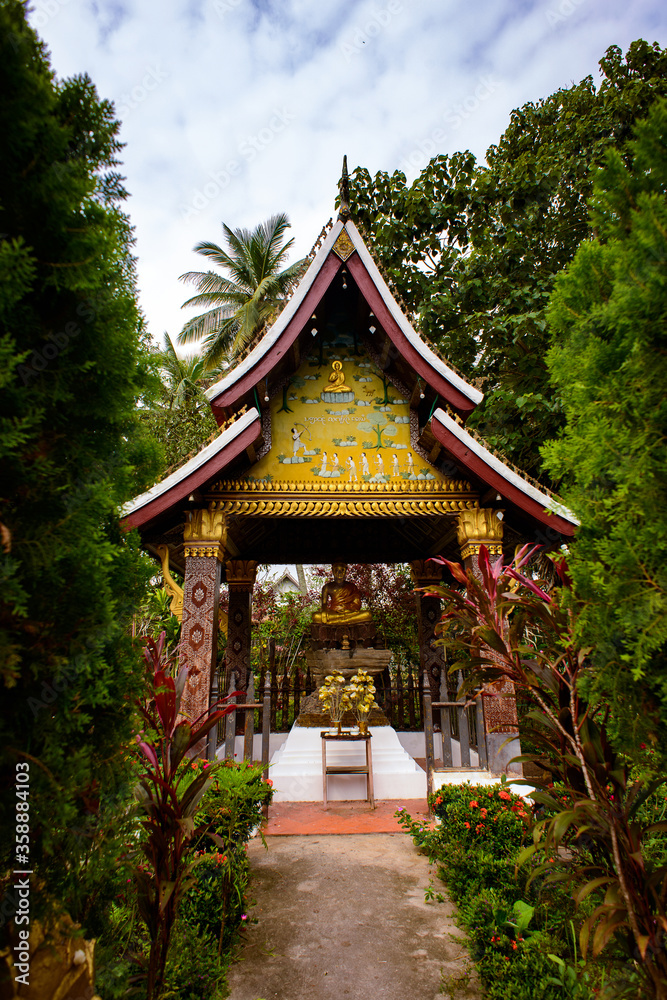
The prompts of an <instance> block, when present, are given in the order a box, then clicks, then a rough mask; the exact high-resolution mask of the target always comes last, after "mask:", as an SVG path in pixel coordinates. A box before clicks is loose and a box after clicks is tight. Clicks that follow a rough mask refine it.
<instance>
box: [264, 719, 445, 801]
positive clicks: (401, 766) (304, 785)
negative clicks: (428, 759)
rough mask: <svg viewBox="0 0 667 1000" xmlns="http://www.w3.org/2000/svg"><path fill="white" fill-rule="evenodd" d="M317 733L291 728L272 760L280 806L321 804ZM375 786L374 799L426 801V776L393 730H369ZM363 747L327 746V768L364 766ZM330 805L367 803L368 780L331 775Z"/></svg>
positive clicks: (376, 728)
mask: <svg viewBox="0 0 667 1000" xmlns="http://www.w3.org/2000/svg"><path fill="white" fill-rule="evenodd" d="M320 732H321V730H320V729H319V728H316V727H306V726H292V729H291V730H290V732H289V735H288V737H287V740H286V741H285V743H284V745H283V746H282V747H281V749H280V750H277V751H276V753H274V755H273V757H272V758H271V769H270V772H269V774H270V777H271V780H272V781H273V791H274V801H276V802H317V801H321V800H322V738H321V736H320ZM370 732H371V735H372V740H371V750H372V755H373V784H374V788H375V798H376V799H423V798H425V797H426V772H425V771H423V770H422V768H421V767H419V765H418V764H417V763H416V762H415V761H414V760H413V758H412V757H411V756H410V755H409V754H408V753H407V752H406V751H405V750H404V749H403V747H402V746H401V744H400V742H399V739H398V735H397V733H396V730H395V729H392V728H391V726H371V727H370ZM365 758H366V751H365V749H364V743H363V741H361V740H359V741H358V742H350V743H333V742H330V743H329V744H328V746H327V764H328V765H329V766H332V765H336V764H338V765H340V766H346V765H354V764H364V763H365ZM328 782H329V783H328V786H327V787H328V792H327V797H328V799H329V800H331V801H334V800H338V801H340V800H343V799H365V798H366V776H365V775H358V774H332V775H329V779H328Z"/></svg>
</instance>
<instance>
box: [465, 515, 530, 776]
mask: <svg viewBox="0 0 667 1000" xmlns="http://www.w3.org/2000/svg"><path fill="white" fill-rule="evenodd" d="M457 534H458V542H459V546H460V549H461V558H462V559H463V564H464V566H465V568H466V570H472V571H473V573H474V574H475V575H476V576H477V577H479V566H478V563H477V557H478V555H479V550H480V547H481V546H482V545H485V546H486V547H487V549H488V550H489V557H490V560H491V562H492V563H493V562H495V561H496V559H498V557H499V556H501V555H502V551H503V522H502V520H501V519H500V518H499V517H498V516H497V514H496V512H495V511H494V510H491V509H489V508H485V507H480V508H477V509H475V510H464V511H461V513H460V514H459V525H458V532H457ZM494 655H495V654H494V653H493V651H492V650H489V656H490V657H491V658H493V656H494ZM485 691H486V692H487V696H486V697H483V698H482V704H483V707H484V729H485V734H486V748H487V754H488V762H489V770H490V771H491V772H492V773H493V774H502V773H503V772H506V771H507V764H508V761H509V760H511V758H512V757H516V756H518V755H519V754H520V753H521V746H520V743H519V720H518V716H517V711H516V698H515V694H514V685H513V684H512V682H511V681H507V680H499V681H495V682H494V683H493V684H487V685H486V687H485ZM508 739H510V740H511V742H509V743H507V744H506V746H503V744H504V743H506V741H507V740H508ZM510 770H511V773H515V774H516V773H518V774H521V773H522V772H521V765H520V764H513V765H512V767H511V769H510Z"/></svg>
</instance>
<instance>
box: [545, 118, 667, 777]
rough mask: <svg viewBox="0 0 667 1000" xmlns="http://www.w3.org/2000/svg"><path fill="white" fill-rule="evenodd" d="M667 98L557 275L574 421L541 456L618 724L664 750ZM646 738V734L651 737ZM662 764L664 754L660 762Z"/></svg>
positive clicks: (586, 633)
mask: <svg viewBox="0 0 667 1000" xmlns="http://www.w3.org/2000/svg"><path fill="white" fill-rule="evenodd" d="M666 149H667V102H665V101H661V102H659V103H658V104H656V105H655V106H654V108H653V109H652V111H651V113H650V114H649V116H648V119H647V120H646V121H645V122H642V123H640V124H639V125H638V126H637V129H636V139H635V140H633V141H632V142H631V143H630V151H631V153H632V154H633V162H632V166H631V167H628V166H627V165H626V164H625V163H624V160H623V157H622V156H621V155H620V154H619V152H618V151H616V150H612V151H609V152H608V153H607V156H606V159H605V165H604V167H603V168H602V169H601V170H600V171H599V172H598V174H597V176H596V179H595V187H594V195H593V199H592V202H591V220H592V224H593V228H594V231H595V232H596V233H597V234H598V235H597V238H596V239H594V240H590V241H588V242H585V243H583V244H582V245H581V247H580V248H579V250H578V252H577V255H576V257H575V259H574V261H573V263H572V264H571V265H570V267H569V268H568V269H567V270H566V271H565V272H564V273H563V274H562V275H561V276H560V277H559V279H558V280H557V282H556V289H555V292H554V295H553V299H552V302H551V306H550V309H549V313H548V316H549V322H550V325H551V329H552V336H553V347H552V348H551V351H550V352H549V355H548V363H549V369H550V372H551V377H552V380H553V383H554V385H555V387H556V391H557V392H559V393H560V394H561V396H562V398H563V400H564V403H563V406H564V411H565V417H566V426H565V430H564V432H563V434H562V435H561V437H560V438H559V439H558V440H556V441H553V442H551V443H550V444H549V445H547V446H546V447H545V449H544V455H545V460H546V463H547V466H548V468H549V469H550V471H551V473H552V475H554V476H563V483H562V490H563V496H564V498H565V501H566V503H567V504H568V505H569V506H570V507H571V508H572V509H573V510H574V512H575V513H576V514H577V516H578V517H579V518H580V520H581V527H580V529H579V530H578V532H577V537H576V540H575V543H574V544H573V546H572V554H571V560H570V570H571V573H572V579H573V583H574V592H575V594H576V595H577V598H578V599H579V600H581V601H583V602H584V607H583V610H582V612H581V615H580V619H579V622H580V637H581V641H582V642H583V643H585V644H591V645H593V644H594V645H596V647H597V649H598V652H597V654H596V665H597V668H598V669H597V673H596V675H595V682H594V687H595V688H596V689H597V690H598V691H599V692H602V693H604V694H605V695H606V697H607V698H608V699H609V700H610V701H611V703H612V704H613V706H614V709H613V715H614V719H615V723H616V727H617V729H619V730H620V731H621V732H623V734H624V739H627V733H628V731H629V730H630V729H635V730H636V729H637V728H638V727H639V729H640V732H642V733H643V734H644V735H645V738H650V739H651V740H652V741H653V742H656V741H659V743H660V746H661V749H662V752H663V754H666V753H667V726H666V723H667V672H666V670H665V667H666V657H665V650H666V644H667V569H666V567H667V516H666V514H665V496H666V494H667V444H666V443H665V442H666V441H667V403H666V402H665V385H666V384H667V358H666V354H665V343H666V342H667V284H666V282H665V261H666V260H667V194H666V192H667V158H666V157H665V151H666ZM646 733H648V736H646ZM663 759H664V757H663Z"/></svg>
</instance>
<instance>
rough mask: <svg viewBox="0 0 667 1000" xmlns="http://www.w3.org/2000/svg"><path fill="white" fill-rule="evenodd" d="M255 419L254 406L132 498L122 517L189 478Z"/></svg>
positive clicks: (256, 411) (257, 416) (256, 416)
mask: <svg viewBox="0 0 667 1000" xmlns="http://www.w3.org/2000/svg"><path fill="white" fill-rule="evenodd" d="M255 420H259V411H258V410H257V409H256V408H255V407H254V406H253V407H252V409H250V410H248V411H247V412H246V413H244V414H243V416H242V417H239V418H238V420H235V421H234V423H233V424H231V426H229V427H227V428H226V429H225V430H224V431H223V432H222V434H219V435H218V437H216V438H215V440H213V441H211V443H210V444H207V445H206V447H205V448H202V450H201V451H200V452H198V453H197V454H196V455H193V456H192V458H191V459H190V460H189V461H188V462H186V463H185V465H182V466H181V467H180V468H179V469H176V471H175V472H172V473H171V475H170V476H167V478H166V479H163V480H162V482H161V483H156V485H155V486H151V488H150V489H149V490H147V491H146V493H142V494H141V496H138V497H135V498H134V500H130V501H129V502H128V503H127V504H125V506H124V507H123V509H122V515H121V516H122V517H128V515H130V514H133V513H134V512H135V511H137V510H140V509H141V508H142V507H145V506H146V505H147V504H149V503H151V502H152V501H153V500H156V499H157V498H158V497H159V496H162V494H163V493H167V492H168V491H169V490H170V489H171V488H172V487H173V486H176V485H177V484H178V483H180V482H181V481H182V480H183V479H187V477H188V476H189V475H191V473H193V472H196V471H197V469H199V468H201V466H202V465H205V464H206V462H208V461H209V459H211V458H213V456H214V455H216V454H217V453H218V452H219V451H222V449H223V448H225V447H226V446H227V445H228V444H230V443H231V442H232V441H233V440H234V438H236V437H238V435H239V434H241V433H242V432H243V431H244V430H245V429H246V427H249V426H250V424H252V423H253V422H254V421H255Z"/></svg>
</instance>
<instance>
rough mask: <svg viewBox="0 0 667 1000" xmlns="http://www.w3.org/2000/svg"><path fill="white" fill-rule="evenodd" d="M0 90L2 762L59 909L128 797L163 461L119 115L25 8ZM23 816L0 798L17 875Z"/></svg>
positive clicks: (11, 26) (17, 13)
mask: <svg viewBox="0 0 667 1000" xmlns="http://www.w3.org/2000/svg"><path fill="white" fill-rule="evenodd" d="M0 79H1V84H0V89H1V90H2V94H3V100H2V106H1V107H0V125H1V127H2V135H3V155H2V158H1V161H0V232H2V234H3V240H2V241H1V242H0V279H1V280H0V286H1V287H2V292H0V327H1V328H2V335H1V337H0V386H1V389H2V391H1V392H0V506H1V509H2V515H1V518H2V526H1V527H0V531H1V536H2V549H1V551H0V581H2V592H1V595H0V685H1V686H2V703H3V712H2V721H1V722H0V745H1V747H2V751H1V756H0V769H1V771H2V784H3V787H4V788H5V789H9V788H13V786H14V770H15V765H16V762H17V761H19V760H21V761H28V762H29V764H30V825H31V831H32V837H33V840H32V841H31V854H30V862H31V867H32V868H33V869H34V870H35V871H36V873H37V874H36V877H38V878H39V879H40V880H41V884H42V887H43V891H42V892H41V893H40V894H39V899H40V900H42V901H44V900H45V899H48V898H49V896H50V894H51V892H52V891H55V890H56V889H57V891H59V892H60V891H62V892H64V893H65V895H67V894H68V891H69V890H67V889H66V887H65V886H64V882H63V878H64V875H63V872H66V871H69V872H74V871H77V872H78V871H81V881H82V884H87V883H86V879H87V878H88V874H87V872H86V871H84V869H83V868H82V867H81V866H84V867H85V866H86V865H88V864H89V863H90V858H91V857H92V853H91V852H90V850H89V848H90V845H91V837H92V840H93V841H94V842H96V843H99V841H100V840H104V839H105V837H107V836H108V831H107V832H106V833H105V829H104V825H105V821H106V820H105V818H104V817H106V815H107V813H106V809H107V806H106V804H105V802H106V801H107V800H108V801H111V800H112V799H113V798H114V797H115V796H116V795H119V796H121V795H122V793H121V790H120V786H121V785H122V774H121V773H120V771H121V770H122V768H119V766H118V764H119V748H120V747H121V745H122V744H123V743H124V742H125V741H127V739H128V738H129V736H130V732H131V727H132V711H131V709H130V707H129V706H130V705H131V704H132V701H133V699H134V697H136V696H138V695H139V693H140V692H141V689H142V684H143V678H142V674H141V671H139V670H137V659H136V653H135V651H134V650H133V648H132V641H131V638H130V636H129V629H128V623H129V622H130V621H131V617H132V613H133V611H134V608H135V607H136V605H138V603H139V602H140V600H141V598H142V596H143V594H144V592H145V587H146V581H147V577H148V575H149V569H148V566H149V561H148V560H146V559H145V558H144V557H143V556H142V555H141V553H140V551H139V546H138V540H137V538H136V537H135V536H129V537H128V536H125V535H123V534H122V532H121V530H120V527H119V516H118V515H119V508H120V505H121V504H123V503H124V502H126V501H127V500H128V499H129V498H130V497H131V496H133V495H134V494H136V493H138V492H140V491H141V490H142V489H144V488H146V487H147V486H148V485H150V483H151V482H152V481H153V475H154V472H155V470H156V468H157V462H158V460H159V449H157V448H156V446H155V444H154V442H153V441H152V440H151V439H150V438H148V437H146V436H145V434H144V433H143V431H142V428H141V424H140V422H139V421H138V418H137V416H136V403H137V400H138V399H140V398H142V397H143V396H144V394H145V393H147V392H148V391H149V388H150V377H149V366H148V362H147V337H146V333H145V330H144V324H143V319H142V316H141V314H140V312H139V309H138V306H137V301H136V288H135V274H134V260H133V257H132V244H133V234H132V229H131V227H130V223H129V220H128V218H127V216H126V215H124V214H123V212H122V210H121V206H122V201H123V199H124V197H125V192H124V190H123V187H122V183H121V178H120V176H119V174H118V172H117V166H118V160H117V157H118V153H119V150H120V143H119V141H118V137H117V133H118V128H119V124H118V123H117V122H116V121H115V119H114V113H113V107H112V105H111V104H110V103H109V102H108V101H103V100H100V98H99V97H98V95H97V93H96V91H95V88H94V86H93V84H92V82H91V81H90V80H89V79H88V78H87V77H85V76H80V77H75V78H73V79H71V80H66V81H57V80H56V79H55V78H54V76H53V73H52V71H51V68H50V66H49V63H48V58H47V55H46V53H45V50H44V48H43V45H42V43H41V42H40V41H39V40H38V39H37V37H36V36H35V34H34V32H33V31H32V30H31V29H30V28H29V27H28V25H27V23H26V20H25V8H24V4H22V3H20V2H18V0H7V2H5V3H3V4H2V5H0ZM114 771H115V772H116V773H117V780H116V778H111V777H110V776H111V775H112V774H113V773H114ZM101 786H103V792H102V798H101V799H100V787H101ZM12 806H13V798H12V796H11V795H10V794H5V795H3V796H2V804H1V805H0V829H1V830H2V837H1V838H0V839H1V842H2V860H1V862H0V867H1V869H2V872H3V874H4V872H5V871H6V870H9V869H10V868H11V867H13V863H12V862H13V857H12V854H11V853H10V850H11V848H12V845H13V841H14V834H13V828H14V813H13V809H12ZM96 824H97V827H96V829H95V830H94V831H92V827H94V826H95V825H96ZM79 830H86V831H89V832H91V837H89V836H88V833H86V835H82V836H79V835H78V834H77V833H76V831H79ZM109 843H110V841H109ZM104 863H106V862H104ZM70 887H71V886H70ZM68 898H69V902H70V903H71V905H72V907H73V909H74V910H76V911H77V912H79V913H81V912H82V906H81V901H80V900H79V901H77V900H75V899H74V898H73V897H68ZM36 902H37V899H36ZM35 915H37V914H36V913H35Z"/></svg>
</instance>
